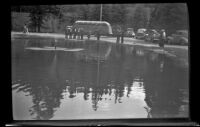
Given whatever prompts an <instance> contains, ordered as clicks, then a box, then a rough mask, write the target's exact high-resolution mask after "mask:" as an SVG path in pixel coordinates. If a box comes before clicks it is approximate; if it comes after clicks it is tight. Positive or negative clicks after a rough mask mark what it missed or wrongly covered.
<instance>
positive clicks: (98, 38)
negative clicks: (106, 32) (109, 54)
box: [96, 31, 100, 40]
mask: <svg viewBox="0 0 200 127" xmlns="http://www.w3.org/2000/svg"><path fill="white" fill-rule="evenodd" d="M96 36H97V40H100V33H99V31H97V33H96Z"/></svg>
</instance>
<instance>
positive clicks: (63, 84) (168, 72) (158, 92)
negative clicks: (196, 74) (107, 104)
mask: <svg viewBox="0 0 200 127" xmlns="http://www.w3.org/2000/svg"><path fill="white" fill-rule="evenodd" d="M79 44H81V43H74V44H73V46H75V47H76V46H78V47H83V48H85V50H84V51H82V52H71V53H62V52H57V53H55V52H48V53H47V52H45V51H44V52H42V51H41V52H40V53H37V52H33V51H29V52H26V56H24V57H23V58H18V60H19V61H20V62H17V63H18V64H17V63H15V64H17V65H15V66H16V67H17V68H14V71H15V75H13V81H14V82H13V90H17V92H25V93H29V96H32V102H33V106H32V107H30V110H29V111H30V114H31V115H32V116H34V119H37V120H48V119H51V118H53V117H54V112H55V111H56V109H58V108H59V107H60V105H61V100H62V99H63V98H64V97H63V96H64V94H63V93H68V98H67V99H73V98H76V96H77V95H78V94H79V93H83V100H85V101H88V100H91V101H92V108H93V110H94V111H97V110H98V108H99V105H98V103H99V102H101V101H103V100H109V101H114V103H115V104H117V103H123V99H122V98H124V97H127V98H129V97H130V94H131V91H132V87H133V82H136V81H137V82H140V84H139V86H138V87H140V88H143V89H144V92H145V101H146V103H147V106H146V107H144V109H145V110H146V112H147V113H148V115H147V118H151V117H161V118H162V117H167V116H170V117H173V116H177V114H179V109H180V107H181V106H182V105H184V104H185V103H184V102H183V101H182V100H183V98H182V99H181V97H182V96H183V95H182V93H181V92H180V89H187V85H188V84H187V75H186V74H187V72H185V70H183V69H181V68H179V67H177V66H174V64H173V60H172V59H170V58H167V57H166V56H165V55H162V54H157V53H154V52H151V51H147V50H144V49H143V48H141V47H136V46H125V45H120V44H118V45H113V44H108V43H101V44H97V43H96V42H92V43H85V44H84V45H79ZM66 45H67V46H69V45H68V44H66ZM21 55H23V54H21ZM15 66H14V67H15ZM161 70H162V71H161ZM18 79H20V81H17V80H18ZM185 79H186V80H185ZM90 94H91V98H89V97H90V96H89V95H90ZM104 95H107V96H104ZM110 96H114V100H112V99H111V98H110ZM103 97H104V98H103ZM80 108H81V107H80ZM166 115H167V116H166Z"/></svg>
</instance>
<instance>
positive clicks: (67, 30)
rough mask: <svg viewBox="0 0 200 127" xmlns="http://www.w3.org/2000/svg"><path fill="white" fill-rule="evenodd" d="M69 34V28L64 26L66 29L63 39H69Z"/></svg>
mask: <svg viewBox="0 0 200 127" xmlns="http://www.w3.org/2000/svg"><path fill="white" fill-rule="evenodd" d="M69 32H70V30H69V27H68V26H66V29H65V39H69Z"/></svg>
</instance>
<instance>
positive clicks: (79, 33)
mask: <svg viewBox="0 0 200 127" xmlns="http://www.w3.org/2000/svg"><path fill="white" fill-rule="evenodd" d="M65 39H81V40H83V29H82V28H71V27H68V26H67V27H66V29H65Z"/></svg>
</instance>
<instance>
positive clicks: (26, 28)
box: [23, 24, 29, 33]
mask: <svg viewBox="0 0 200 127" xmlns="http://www.w3.org/2000/svg"><path fill="white" fill-rule="evenodd" d="M23 33H29V32H28V27H27V26H26V24H24V30H23Z"/></svg>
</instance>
